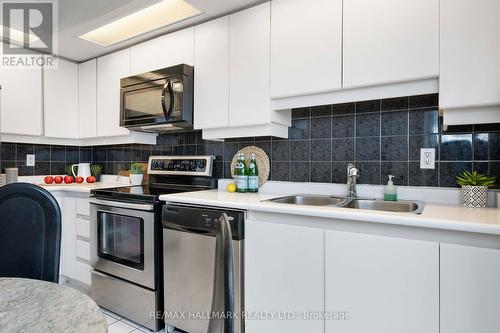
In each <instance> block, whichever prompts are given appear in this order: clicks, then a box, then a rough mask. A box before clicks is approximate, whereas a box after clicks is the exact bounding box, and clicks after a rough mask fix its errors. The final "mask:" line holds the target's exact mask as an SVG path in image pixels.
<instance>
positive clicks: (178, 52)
mask: <svg viewBox="0 0 500 333" xmlns="http://www.w3.org/2000/svg"><path fill="white" fill-rule="evenodd" d="M179 64H188V65H191V66H192V65H193V64H194V28H188V29H184V30H179V31H176V32H173V33H170V34H168V35H165V36H161V37H158V38H155V39H152V40H150V41H147V42H144V43H141V44H139V45H136V46H133V47H131V48H130V73H131V75H135V74H141V73H145V72H149V71H154V70H157V69H161V68H165V67H169V66H175V65H179Z"/></svg>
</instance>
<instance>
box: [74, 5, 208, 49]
mask: <svg viewBox="0 0 500 333" xmlns="http://www.w3.org/2000/svg"><path fill="white" fill-rule="evenodd" d="M202 13H203V12H202V11H201V10H199V9H198V8H196V7H194V6H192V5H190V4H189V3H187V2H186V1H184V0H162V1H160V2H158V3H156V4H154V5H152V6H149V7H146V8H143V9H141V10H139V11H137V12H135V13H132V14H130V15H127V16H125V17H122V18H120V19H118V20H116V21H113V22H111V23H108V24H106V25H103V26H102V27H100V28H97V29H94V30H92V31H89V32H87V33H85V34H83V35H80V36H78V37H79V38H81V39H85V40H87V41H89V42H92V43H96V44H99V45H101V46H110V45H113V44H116V43H119V42H123V41H124V40H127V39H130V38H133V37H137V36H139V35H142V34H145V33H148V32H151V31H153V30H156V29H159V28H163V27H165V26H167V25H171V24H174V23H177V22H180V21H183V20H187V19H189V18H191V17H194V16H197V15H200V14H202Z"/></svg>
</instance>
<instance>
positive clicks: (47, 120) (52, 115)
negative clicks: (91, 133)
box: [43, 59, 78, 138]
mask: <svg viewBox="0 0 500 333" xmlns="http://www.w3.org/2000/svg"><path fill="white" fill-rule="evenodd" d="M57 62H58V65H57V67H56V68H44V70H43V95H44V98H43V99H44V128H45V132H44V135H45V136H46V137H52V138H77V137H78V65H77V64H75V63H72V62H69V61H66V60H63V59H58V61H57Z"/></svg>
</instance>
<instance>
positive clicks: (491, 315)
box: [440, 244, 500, 333]
mask: <svg viewBox="0 0 500 333" xmlns="http://www.w3.org/2000/svg"><path fill="white" fill-rule="evenodd" d="M440 276H441V290H440V293H441V333H476V332H481V333H497V332H498V330H499V327H500V316H499V315H498V309H499V308H500V250H498V249H485V248H478V247H472V246H461V245H454V244H441V275H440Z"/></svg>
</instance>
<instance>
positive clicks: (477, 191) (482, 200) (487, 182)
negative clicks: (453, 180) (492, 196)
mask: <svg viewBox="0 0 500 333" xmlns="http://www.w3.org/2000/svg"><path fill="white" fill-rule="evenodd" d="M495 180H496V177H490V176H487V175H484V174H481V173H478V172H477V171H472V172H471V171H464V172H462V173H461V174H460V175H459V176H458V177H457V184H458V185H461V186H462V191H461V193H460V203H461V204H462V205H464V206H466V207H473V208H484V207H486V206H487V205H488V187H489V186H493V185H494V184H495Z"/></svg>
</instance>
